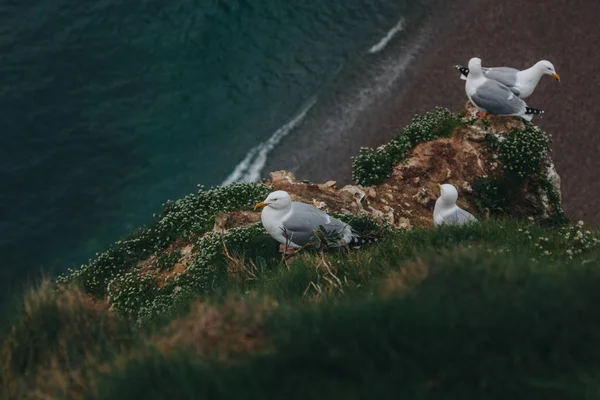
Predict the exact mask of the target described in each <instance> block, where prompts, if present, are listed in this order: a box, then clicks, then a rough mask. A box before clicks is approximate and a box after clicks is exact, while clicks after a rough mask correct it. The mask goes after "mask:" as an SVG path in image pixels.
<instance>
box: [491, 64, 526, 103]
mask: <svg viewBox="0 0 600 400" xmlns="http://www.w3.org/2000/svg"><path fill="white" fill-rule="evenodd" d="M482 71H483V75H484V76H485V77H486V78H488V79H493V80H495V81H497V82H500V83H501V84H503V85H505V86H506V87H508V88H509V89H510V91H511V92H513V93H514V94H515V95H517V96H519V95H520V93H521V92H520V91H519V89H517V88H516V87H515V85H516V84H517V72H519V70H518V69H515V68H510V67H493V68H482Z"/></svg>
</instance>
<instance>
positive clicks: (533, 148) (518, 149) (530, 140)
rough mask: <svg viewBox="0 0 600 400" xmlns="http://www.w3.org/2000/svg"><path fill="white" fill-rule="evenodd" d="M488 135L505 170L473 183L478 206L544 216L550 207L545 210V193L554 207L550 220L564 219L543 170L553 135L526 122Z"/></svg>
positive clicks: (497, 211)
mask: <svg viewBox="0 0 600 400" xmlns="http://www.w3.org/2000/svg"><path fill="white" fill-rule="evenodd" d="M485 138H486V141H485V143H486V145H487V146H488V148H489V149H490V150H491V151H493V152H494V153H496V154H498V155H499V158H500V161H501V163H502V169H501V173H500V174H499V175H497V176H493V177H486V178H478V179H477V180H476V181H475V182H474V184H473V189H474V203H475V205H476V206H477V207H478V208H479V209H480V210H481V211H483V210H485V209H487V210H488V211H489V212H490V214H491V215H496V216H501V215H506V216H512V217H522V216H530V215H532V214H534V215H535V214H538V215H542V214H543V213H544V211H548V210H544V209H542V207H544V208H545V206H544V204H542V203H543V202H544V199H543V198H540V196H543V195H546V196H547V198H548V202H549V203H550V208H551V210H549V215H550V218H549V220H552V221H554V222H555V223H558V222H559V221H564V219H565V218H564V213H563V211H562V207H561V205H560V196H559V194H558V193H556V190H555V188H554V186H553V185H552V183H551V182H550V181H548V179H546V178H545V177H544V171H543V168H544V167H545V166H546V163H547V160H548V154H549V152H550V151H551V150H550V143H551V137H550V136H549V135H546V134H545V133H544V132H543V131H541V130H540V129H539V128H537V127H536V126H534V125H533V124H531V123H528V122H527V123H525V129H522V130H519V129H514V130H512V131H511V132H510V133H508V134H507V135H502V136H498V135H492V134H490V133H486V136H485ZM536 193H537V195H536ZM528 194H529V195H530V196H528ZM531 195H533V196H534V197H536V198H537V201H533V200H532V198H531Z"/></svg>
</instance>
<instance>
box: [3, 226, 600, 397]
mask: <svg viewBox="0 0 600 400" xmlns="http://www.w3.org/2000/svg"><path fill="white" fill-rule="evenodd" d="M267 239H269V238H267ZM263 245H264V246H265V248H266V249H267V250H262V251H260V252H257V251H252V248H246V249H244V248H238V249H235V250H234V249H232V251H231V254H230V256H231V257H230V258H229V259H225V260H221V261H219V262H223V263H225V265H224V270H225V271H226V273H225V274H223V275H222V276H220V277H219V279H220V282H218V287H219V290H216V291H215V292H214V294H211V295H210V296H204V297H202V298H194V299H190V300H189V301H188V302H186V303H184V304H182V305H181V307H179V308H177V309H175V310H173V312H172V313H170V314H169V315H166V316H165V315H163V316H161V317H160V318H156V319H154V320H152V321H150V322H149V323H147V324H144V325H142V326H140V325H137V324H132V323H131V322H130V321H129V320H127V319H126V318H125V317H123V316H120V315H119V314H116V313H114V312H112V311H111V310H110V309H109V306H108V305H107V304H106V303H105V302H103V301H98V300H96V301H92V300H91V299H90V297H89V295H88V294H86V293H84V292H83V291H81V290H79V289H77V288H76V287H68V288H67V289H65V290H56V288H55V287H54V285H53V284H52V283H51V282H49V281H45V282H42V283H41V284H40V285H39V286H38V287H35V288H33V289H31V290H30V291H29V293H27V294H26V295H25V296H24V300H23V301H21V302H20V304H21V305H20V307H19V308H18V309H17V310H15V312H14V315H13V316H12V319H11V321H12V322H11V324H10V327H9V329H8V330H7V331H6V332H4V334H3V338H2V339H3V341H2V348H1V354H0V357H1V358H0V368H1V369H0V398H2V399H71V398H72V399H110V400H118V399H165V398H168V399H203V398H207V399H215V398H232V399H255V398H256V399H258V398H289V399H292V398H293V399H307V398H311V399H314V398H323V399H329V398H340V399H371V398H375V399H382V398H384V399H387V398H390V399H392V398H393V399H397V398H410V399H419V398H428V399H429V398H431V399H507V398H518V399H537V398H539V399H542V398H543V399H596V398H600V383H599V382H600V381H599V380H598V378H599V377H600V346H599V345H600V313H599V312H598V309H600V245H599V241H598V235H597V232H590V231H586V229H585V228H584V227H583V226H581V225H570V226H566V227H564V228H560V229H559V228H545V227H541V226H538V225H534V224H533V223H529V222H516V221H510V220H488V221H486V222H484V223H481V224H477V225H473V226H468V227H445V228H442V229H415V230H412V231H408V232H405V231H402V232H397V233H393V234H391V235H388V237H386V239H384V240H383V241H382V242H380V243H378V244H377V245H374V246H371V247H368V248H363V249H360V250H355V251H351V252H345V251H336V252H328V253H324V254H321V253H319V252H307V253H305V254H301V255H299V256H297V257H296V258H295V259H293V260H291V261H289V262H288V263H287V264H285V263H283V262H282V261H281V259H280V258H279V257H278V256H277V247H278V244H277V243H276V242H274V241H268V242H266V244H265V243H262V244H261V246H263ZM249 246H252V244H249Z"/></svg>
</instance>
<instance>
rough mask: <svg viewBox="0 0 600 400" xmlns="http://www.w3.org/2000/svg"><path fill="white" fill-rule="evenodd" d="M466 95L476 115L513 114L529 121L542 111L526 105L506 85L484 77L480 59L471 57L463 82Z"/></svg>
mask: <svg viewBox="0 0 600 400" xmlns="http://www.w3.org/2000/svg"><path fill="white" fill-rule="evenodd" d="M465 92H466V93H467V97H469V100H470V101H471V103H473V105H474V106H475V107H477V109H478V110H479V112H478V113H477V114H478V116H480V117H482V116H485V115H486V114H487V113H489V114H494V115H514V116H519V117H521V118H523V119H524V120H526V121H531V120H532V118H533V116H534V115H539V114H543V113H544V111H542V110H538V109H536V108H531V107H527V104H526V103H525V102H524V101H523V100H521V99H520V98H518V97H517V96H516V95H515V94H514V93H513V92H512V91H511V90H510V89H509V88H508V87H507V86H506V85H503V84H502V83H500V82H498V81H495V80H492V79H489V78H486V77H485V75H484V74H483V71H482V69H481V59H480V58H477V57H473V58H471V59H470V60H469V75H468V76H467V81H466V83H465Z"/></svg>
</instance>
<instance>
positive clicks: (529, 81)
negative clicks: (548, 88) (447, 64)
mask: <svg viewBox="0 0 600 400" xmlns="http://www.w3.org/2000/svg"><path fill="white" fill-rule="evenodd" d="M454 68H456V69H457V70H458V71H459V72H460V79H462V80H465V81H466V80H467V77H468V75H469V68H467V67H464V66H462V65H455V66H454ZM481 70H482V71H483V75H484V76H485V77H486V78H488V79H493V80H495V81H498V82H500V83H502V84H503V85H506V86H507V87H508V88H509V89H510V91H511V92H513V93H514V94H515V95H516V96H517V97H519V98H520V99H526V98H527V97H529V96H531V94H532V93H533V91H534V90H535V88H536V86H537V85H538V83H539V82H540V79H542V76H544V75H550V76H552V77H553V78H554V79H556V80H557V81H558V82H560V76H559V75H558V74H557V73H556V70H555V69H554V65H553V64H552V63H551V62H550V61H547V60H541V61H538V62H537V63H535V64H534V65H533V66H531V67H529V68H527V69H524V70H518V69H516V68H511V67H482V68H481Z"/></svg>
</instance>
